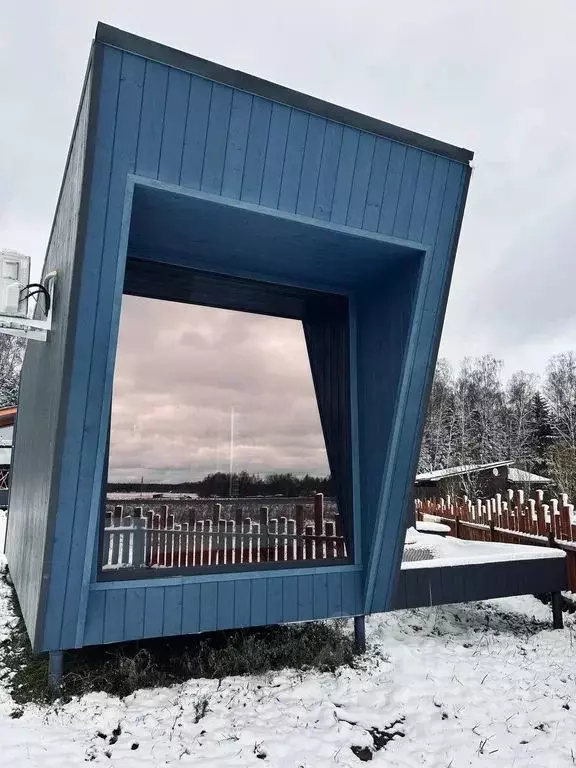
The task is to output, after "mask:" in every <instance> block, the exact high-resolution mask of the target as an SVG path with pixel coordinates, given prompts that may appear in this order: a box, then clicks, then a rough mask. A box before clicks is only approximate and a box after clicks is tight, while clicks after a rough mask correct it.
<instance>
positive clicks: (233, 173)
mask: <svg viewBox="0 0 576 768" xmlns="http://www.w3.org/2000/svg"><path fill="white" fill-rule="evenodd" d="M252 101H253V97H252V96H251V95H250V94H249V93H242V91H234V93H233V95H232V107H231V110H230V125H229V128H228V141H227V144H226V159H225V161H224V177H223V180H222V194H223V195H224V196H225V197H231V198H234V199H238V198H239V197H240V193H241V191H242V179H243V176H244V169H245V162H244V161H245V158H246V147H247V144H248V129H249V127H250V115H251V112H252Z"/></svg>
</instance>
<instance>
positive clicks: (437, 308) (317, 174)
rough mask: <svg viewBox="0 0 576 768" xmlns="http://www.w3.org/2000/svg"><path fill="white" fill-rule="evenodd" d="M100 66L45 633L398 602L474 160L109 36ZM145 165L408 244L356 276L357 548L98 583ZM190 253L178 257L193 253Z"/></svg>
mask: <svg viewBox="0 0 576 768" xmlns="http://www.w3.org/2000/svg"><path fill="white" fill-rule="evenodd" d="M95 72H96V84H97V85H96V87H97V89H98V93H99V103H98V106H97V109H96V107H95V108H94V114H93V117H94V120H95V125H96V135H95V140H94V142H93V144H92V145H91V147H90V148H89V151H90V152H93V174H92V178H91V186H90V204H89V216H88V220H87V228H86V236H85V242H84V244H83V252H82V260H81V261H80V260H79V261H78V263H79V264H81V270H82V271H81V280H80V283H79V290H78V296H77V302H78V322H77V324H76V325H75V327H74V329H73V331H74V334H75V337H74V355H73V359H72V362H71V366H70V370H69V376H70V381H71V388H70V396H69V398H68V399H67V401H66V402H65V403H64V407H65V409H66V414H65V422H66V430H65V434H64V439H63V444H62V458H61V466H60V468H59V477H58V498H57V500H56V507H55V508H56V509H57V515H56V517H55V521H54V526H55V529H54V536H53V541H52V556H51V563H52V568H51V571H50V573H49V578H48V588H47V606H48V610H47V621H46V624H45V628H44V633H43V636H42V638H41V640H39V643H38V646H39V647H42V648H45V649H56V648H67V647H74V646H80V645H82V644H91V643H100V642H113V641H115V640H121V639H136V638H138V637H153V636H157V635H164V634H165V635H171V634H180V633H187V632H197V631H204V630H212V629H219V628H228V627H234V626H247V625H259V624H266V623H271V622H281V621H295V620H299V619H312V618H322V617H327V616H339V615H354V614H357V613H360V612H362V611H363V610H365V609H366V610H382V609H384V608H386V607H388V606H389V605H390V600H391V594H392V591H393V589H394V581H395V575H396V573H397V570H398V555H399V546H398V542H399V541H400V535H403V529H404V520H403V518H404V509H405V503H406V494H407V490H408V489H409V488H410V487H411V484H412V480H413V473H414V471H415V462H416V459H417V452H418V447H419V434H420V430H421V427H422V419H423V414H424V410H425V408H424V405H425V403H424V400H425V397H426V393H427V388H428V386H429V383H430V378H431V373H432V370H433V366H434V362H435V355H436V351H437V344H438V339H439V334H440V330H441V324H442V319H443V314H444V305H445V301H446V297H447V290H448V285H449V277H450V273H451V267H452V259H453V245H454V238H455V233H456V230H457V220H458V214H459V212H460V211H461V209H462V205H463V197H464V194H465V186H466V183H467V179H468V176H469V168H468V166H467V164H466V163H464V162H459V161H456V160H452V159H448V158H447V157H443V156H442V155H440V154H433V153H430V152H428V151H424V150H422V149H417V148H415V147H411V146H408V145H406V144H403V143H399V142H398V141H392V140H390V139H387V138H384V137H382V136H377V135H375V134H373V133H368V132H365V131H362V130H360V129H358V128H354V127H350V126H347V125H343V124H341V123H338V122H334V121H331V120H330V119H327V118H325V117H321V116H319V115H316V114H311V113H308V112H305V111H302V110H301V109H297V108H293V107H290V106H287V105H286V104H281V103H276V102H274V101H272V100H270V99H267V98H263V97H261V96H256V95H252V94H251V93H248V92H246V91H244V90H239V89H237V88H234V87H231V86H229V85H224V84H222V83H219V82H213V81H211V80H209V79H206V78H203V77H200V76H198V75H195V74H192V73H189V72H186V71H183V70H182V69H177V68H173V67H170V66H167V65H165V64H161V63H158V62H157V61H152V60H149V59H146V58H144V57H142V56H140V55H135V54H134V53H130V52H127V51H123V50H120V49H118V48H116V47H111V46H108V45H104V44H102V43H99V42H98V41H97V43H96V59H95ZM131 174H135V175H137V176H138V177H140V178H142V179H143V180H148V181H150V180H152V181H159V182H163V183H164V184H165V185H170V187H169V188H170V189H172V190H173V188H174V187H176V188H178V187H180V188H182V189H183V190H199V191H201V192H202V193H209V194H213V195H218V196H223V198H225V199H228V200H231V201H240V202H242V203H246V204H248V205H250V206H254V205H255V206H262V207H264V208H266V209H269V210H270V211H271V212H273V211H275V210H276V211H279V212H282V213H284V214H292V215H295V216H296V217H307V220H308V221H310V220H312V221H314V220H315V221H317V222H319V223H320V222H321V223H324V224H328V225H334V226H336V227H346V228H349V229H348V230H347V231H348V232H349V233H354V232H355V233H356V234H360V235H361V234H362V233H366V234H371V233H374V234H377V235H380V236H382V237H383V238H384V239H385V238H393V239H394V240H393V241H392V240H391V241H390V242H391V244H392V245H394V244H395V245H394V247H396V246H398V247H397V251H398V254H399V258H398V259H397V260H396V261H393V260H392V261H391V262H390V264H389V266H388V267H387V271H386V275H385V278H383V281H381V282H380V283H379V286H378V289H374V288H373V287H362V286H360V287H358V286H355V287H354V288H353V289H352V288H351V289H350V293H351V298H352V299H353V304H354V306H357V307H359V309H358V311H357V312H356V315H355V317H354V318H353V329H354V331H353V333H352V338H351V344H352V350H351V357H352V359H353V360H356V359H357V360H358V374H357V376H356V372H355V371H353V382H352V389H353V391H356V386H357V391H358V396H359V397H358V403H354V405H353V409H352V410H353V420H354V418H355V414H356V413H357V415H358V419H357V421H354V423H353V432H354V433H355V434H357V435H358V439H359V446H358V447H357V450H356V452H355V456H354V461H355V463H356V464H357V465H358V464H359V465H360V472H359V476H357V477H356V478H355V487H356V489H357V493H356V498H355V500H354V504H355V509H356V513H357V515H360V518H361V526H360V529H361V536H360V538H361V541H362V542H363V547H362V550H361V552H358V553H357V558H358V559H357V565H356V566H343V567H338V568H337V569H329V570H327V569H314V570H311V571H291V572H285V573H274V574H272V573H262V572H261V573H255V574H254V573H253V574H247V573H241V574H226V575H224V576H222V575H221V576H214V575H212V576H190V577H186V578H178V579H176V580H167V579H162V580H157V581H155V582H152V581H147V582H146V583H140V582H138V581H133V582H124V583H105V584H104V583H100V584H99V583H96V569H95V564H96V549H97V547H96V542H97V533H98V525H99V521H100V510H99V504H100V484H101V479H102V472H103V471H104V460H105V446H106V430H107V420H106V419H105V414H106V413H107V412H108V410H107V408H108V404H109V400H110V397H111V381H112V374H113V354H112V355H111V354H110V352H111V350H110V343H111V342H110V340H111V339H112V342H113V341H114V339H115V337H116V333H117V324H118V317H119V302H120V298H121V295H120V294H119V291H118V286H119V285H120V287H121V283H122V275H123V268H124V259H125V255H126V249H127V246H128V236H129V221H130V211H131V204H132V187H131V185H130V184H129V183H127V181H128V178H129V176H130V175H131ZM130 237H132V235H130ZM392 245H391V246H390V247H392ZM404 246H405V248H406V250H405V251H404V250H403V248H404ZM418 247H420V251H417V248H418ZM403 254H404V256H406V254H410V258H409V260H406V259H405V260H404V261H403V260H402V255H403ZM415 254H416V255H415ZM178 258H179V261H180V263H181V262H182V254H181V253H180V254H179V257H178ZM113 348H114V345H113V344H112V352H113ZM17 439H18V437H17ZM21 450H25V449H24V448H21ZM400 532H402V533H400Z"/></svg>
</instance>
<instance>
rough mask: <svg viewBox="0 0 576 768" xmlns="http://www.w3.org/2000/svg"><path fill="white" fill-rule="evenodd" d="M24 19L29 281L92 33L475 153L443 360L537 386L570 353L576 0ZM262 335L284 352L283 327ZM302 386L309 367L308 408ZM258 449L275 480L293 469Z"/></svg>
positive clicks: (17, 70)
mask: <svg viewBox="0 0 576 768" xmlns="http://www.w3.org/2000/svg"><path fill="white" fill-rule="evenodd" d="M33 10H34V12H33V14H32V13H31V6H30V5H29V4H26V3H14V2H10V3H9V2H7V0H0V19H1V24H0V72H1V75H0V248H1V247H7V248H13V249H16V250H19V251H22V252H24V253H27V254H30V255H31V256H32V258H33V265H34V267H33V268H34V274H35V275H37V273H38V271H39V269H40V265H41V262H42V259H43V255H44V251H45V248H46V241H47V238H48V234H49V230H50V224H51V220H52V216H53V212H54V207H55V203H56V196H57V194H58V188H59V185H60V181H61V176H62V171H63V166H64V161H65V157H66V152H67V147H68V142H69V138H70V133H71V130H72V126H73V122H74V116H75V112H76V107H77V102H78V98H79V94H80V88H81V84H82V79H83V76H84V69H85V65H86V60H87V56H88V51H89V47H90V41H91V38H92V36H93V33H94V29H95V25H96V22H97V21H98V20H102V21H106V22H108V23H110V24H113V25H116V26H119V27H122V28H124V29H127V30H129V31H132V32H135V33H137V34H141V35H144V36H147V37H152V38H154V39H157V40H159V41H161V42H163V43H166V44H169V45H172V46H175V47H177V48H181V49H184V50H186V51H189V52H191V53H195V54H197V55H199V56H203V57H205V58H208V59H213V60H215V61H218V62H220V63H222V64H225V65H228V66H230V67H234V68H237V69H242V70H244V71H247V72H250V73H253V74H255V75H259V76H261V77H264V78H267V79H270V80H273V81H277V82H279V83H281V84H283V85H287V86H290V87H292V88H295V89H297V90H301V91H305V92H309V93H311V94H313V95H315V96H318V97H320V98H323V99H327V100H330V101H334V102H337V103H340V104H343V105H344V106H347V107H350V108H353V109H356V110H359V111H361V112H365V113H368V114H370V115H374V116H376V117H378V118H381V119H383V120H386V121H388V122H392V123H396V124H399V125H402V126H405V127H407V128H410V129H412V130H415V131H418V132H421V133H425V134H428V135H431V136H434V137H437V138H439V139H443V140H445V141H448V142H451V143H453V144H457V145H459V146H465V147H467V148H469V149H473V150H474V151H475V153H476V157H475V162H474V166H475V170H474V174H473V178H472V184H471V188H470V195H469V198H468V206H467V210H466V215H465V219H464V226H463V230H462V237H461V241H460V248H459V252H458V257H457V263H456V269H455V273H454V279H453V283H452V290H451V294H450V301H449V306H448V312H447V317H446V323H445V326H444V335H443V339H442V349H441V354H443V355H444V356H447V357H449V358H450V359H452V360H459V359H460V358H462V357H463V356H464V355H480V354H485V353H491V354H494V355H496V356H498V357H501V358H502V359H504V360H505V363H506V369H507V370H508V371H511V370H514V369H516V368H524V369H526V370H531V371H536V372H540V371H542V369H543V367H544V365H545V362H546V359H547V358H548V357H549V355H550V354H552V353H554V352H558V351H564V350H567V349H574V348H576V313H575V311H574V309H573V294H574V285H575V284H576V280H575V278H576V267H575V266H574V256H575V254H576V248H575V245H576V215H575V211H576V184H575V183H574V178H575V177H576V140H575V139H574V135H575V134H574V131H575V128H574V125H575V123H576V100H575V99H574V96H573V93H574V89H575V85H574V78H575V74H574V73H575V72H576V45H575V44H574V40H575V38H576V3H575V2H574V0H564V1H560V0H558V1H555V0H551V2H547V3H542V2H533V1H532V0H517V1H512V0H495V1H494V2H490V1H486V0H482V1H480V0H479V1H478V2H472V1H468V0H451V1H447V0H422V2H414V1H412V0H404V2H401V3H398V2H386V1H385V0H378V1H376V0H375V1H374V2H363V1H362V0H356V2H355V3H351V2H345V3H343V2H340V0H330V2H324V1H322V2H320V1H318V0H316V2H314V1H313V0H307V2H303V0H292V1H291V2H290V3H289V4H286V3H282V4H278V3H274V2H270V0H243V2H240V3H238V2H231V1H230V2H228V1H226V2H224V1H223V0H211V2H209V3H198V2H180V1H177V0H163V2H162V3H160V4H159V3H157V2H149V0H138V2H136V1H132V0H123V2H117V1H116V0H115V1H114V2H112V0H109V1H102V2H97V1H92V2H91V1H90V0H86V1H85V2H71V0H51V2H49V3H47V2H44V3H42V2H37V3H35V4H34V9H33ZM214 322H216V321H214ZM224 325H225V324H224ZM238 327H240V326H238ZM242 327H244V326H242ZM246 329H247V331H246V333H247V338H251V339H252V342H253V343H252V347H251V352H250V354H252V355H253V358H254V360H255V361H256V360H257V359H258V357H259V355H260V354H261V349H260V348H259V346H258V344H259V343H260V342H258V339H257V334H256V335H254V336H251V335H250V333H251V331H250V333H249V331H248V326H246ZM222 332H223V334H224V336H226V332H225V330H223V331H222ZM270 332H271V333H272V332H273V333H274V334H278V339H284V343H285V344H286V345H287V344H288V338H289V337H290V332H289V331H285V330H284V326H283V324H282V323H279V322H277V321H271V325H270ZM290 338H291V339H292V340H291V342H290V343H294V344H295V343H296V342H297V341H300V342H301V341H302V340H301V338H299V337H298V336H297V335H295V336H293V337H290ZM267 339H268V336H266V342H267ZM260 341H261V340H260ZM239 343H241V344H245V343H246V339H240V342H239V340H238V339H237V338H236V339H235V340H234V344H235V345H238V344H239ZM301 349H302V350H303V347H301ZM244 351H245V355H244V357H243V360H244V361H245V363H246V365H245V368H251V367H252V363H251V360H252V358H249V357H247V356H246V355H248V350H247V349H245V350H244ZM302 359H304V358H302ZM307 377H308V373H307V371H306V370H305V366H304V367H303V369H302V374H301V380H302V382H304V379H306V381H308V383H307V384H304V383H302V387H303V388H304V389H303V390H302V391H303V392H304V390H305V389H306V387H307V386H308V387H309V380H308V378H307ZM248 380H249V377H248V378H247V380H246V381H248ZM238 388H239V391H240V392H242V391H244V389H245V382H240V383H238ZM308 391H309V394H310V396H311V390H310V389H309V390H308ZM232 399H234V398H232V396H230V397H224V398H223V399H222V400H223V401H222V409H221V410H222V413H224V411H225V410H226V408H228V407H229V406H230V402H229V401H230V400H232ZM224 400H226V407H225V405H224ZM305 410H306V408H304V410H303V411H302V413H304V411H305ZM313 410H314V409H312V411H313ZM308 412H309V413H310V409H309V410H308ZM315 418H316V415H315V414H314V413H312V415H311V416H310V417H309V421H308V422H307V424H308V426H309V427H312V426H313V424H316V425H317V422H316V421H314V419H315ZM269 447H270V451H269V455H274V456H275V457H276V458H278V464H281V463H282V461H284V459H286V458H288V457H289V451H288V453H286V454H282V451H280V450H279V449H278V451H276V449H274V450H272V447H271V446H269ZM287 450H288V449H287ZM213 458H214V457H212V459H213ZM306 460H307V461H308V460H309V457H308V458H307V459H306ZM310 460H311V459H310ZM272 464H273V465H276V459H274V460H273V461H272Z"/></svg>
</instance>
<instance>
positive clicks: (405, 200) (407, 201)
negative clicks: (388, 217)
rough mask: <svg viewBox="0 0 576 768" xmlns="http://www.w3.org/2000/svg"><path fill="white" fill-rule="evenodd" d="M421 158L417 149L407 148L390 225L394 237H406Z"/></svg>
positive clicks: (421, 154) (420, 153)
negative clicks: (396, 202) (392, 220)
mask: <svg viewBox="0 0 576 768" xmlns="http://www.w3.org/2000/svg"><path fill="white" fill-rule="evenodd" d="M422 156H423V153H422V152H421V151H420V150H419V149H414V148H413V147H409V148H408V149H407V150H406V159H405V162H404V168H403V172H402V183H401V184H400V190H399V193H398V205H397V207H396V215H395V217H394V223H393V225H392V232H393V234H394V236H395V237H402V238H407V237H408V230H409V228H410V218H411V216H412V208H413V205H414V198H415V195H416V189H417V183H418V176H419V171H420V162H421V160H422Z"/></svg>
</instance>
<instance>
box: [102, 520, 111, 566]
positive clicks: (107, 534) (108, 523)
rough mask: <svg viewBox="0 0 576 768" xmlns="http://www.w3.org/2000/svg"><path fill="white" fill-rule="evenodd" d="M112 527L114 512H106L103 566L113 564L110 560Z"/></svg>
mask: <svg viewBox="0 0 576 768" xmlns="http://www.w3.org/2000/svg"><path fill="white" fill-rule="evenodd" d="M111 527H112V512H108V511H107V512H106V516H105V520H104V539H103V541H102V567H103V568H104V567H105V566H107V565H110V564H111V560H110V528H111Z"/></svg>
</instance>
